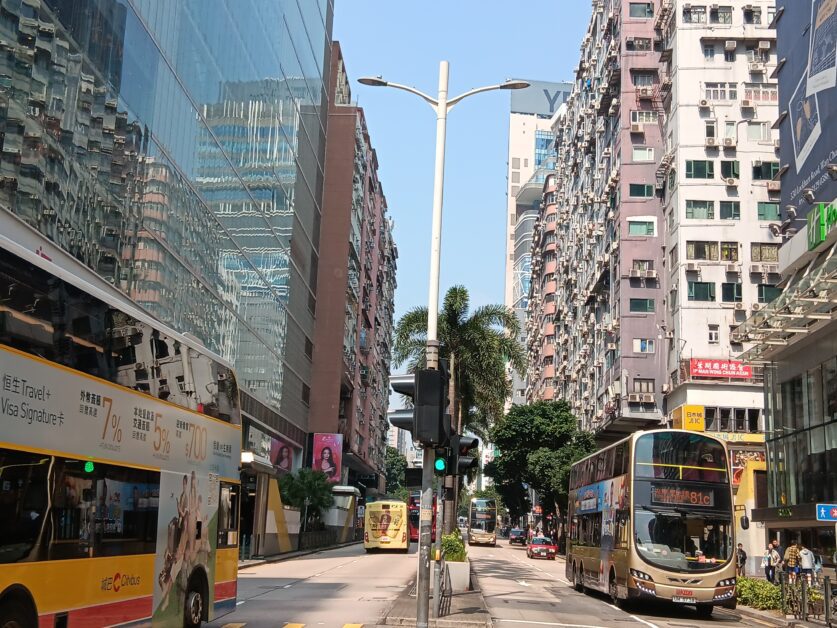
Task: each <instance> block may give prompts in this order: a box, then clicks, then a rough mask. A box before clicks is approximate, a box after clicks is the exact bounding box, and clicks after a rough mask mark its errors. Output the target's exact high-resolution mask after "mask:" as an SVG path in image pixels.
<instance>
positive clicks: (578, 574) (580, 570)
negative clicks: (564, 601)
mask: <svg viewBox="0 0 837 628" xmlns="http://www.w3.org/2000/svg"><path fill="white" fill-rule="evenodd" d="M573 576H574V578H573V580H574V581H575V582H574V585H575V590H576V591H578V592H579V593H584V565H582V564H581V563H579V564H578V567H574V568H573Z"/></svg>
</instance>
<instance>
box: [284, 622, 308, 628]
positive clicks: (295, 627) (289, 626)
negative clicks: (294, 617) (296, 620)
mask: <svg viewBox="0 0 837 628" xmlns="http://www.w3.org/2000/svg"><path fill="white" fill-rule="evenodd" d="M285 628H305V624H287V623H286V624H285Z"/></svg>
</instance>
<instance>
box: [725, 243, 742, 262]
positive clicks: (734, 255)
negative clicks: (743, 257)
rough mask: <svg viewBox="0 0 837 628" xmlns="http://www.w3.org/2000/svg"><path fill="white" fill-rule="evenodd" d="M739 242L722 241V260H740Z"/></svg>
mask: <svg viewBox="0 0 837 628" xmlns="http://www.w3.org/2000/svg"><path fill="white" fill-rule="evenodd" d="M738 249H739V247H738V242H721V261H722V262H737V261H738Z"/></svg>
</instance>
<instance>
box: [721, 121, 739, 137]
mask: <svg viewBox="0 0 837 628" xmlns="http://www.w3.org/2000/svg"><path fill="white" fill-rule="evenodd" d="M737 137H738V136H737V134H736V132H735V122H724V139H730V140H734V139H737Z"/></svg>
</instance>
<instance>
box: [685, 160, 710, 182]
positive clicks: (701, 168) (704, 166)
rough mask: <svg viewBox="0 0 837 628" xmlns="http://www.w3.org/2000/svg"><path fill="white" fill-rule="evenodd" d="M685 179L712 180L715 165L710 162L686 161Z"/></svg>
mask: <svg viewBox="0 0 837 628" xmlns="http://www.w3.org/2000/svg"><path fill="white" fill-rule="evenodd" d="M686 178H687V179H714V178H715V164H714V162H712V161H710V160H708V159H707V160H693V159H688V160H686Z"/></svg>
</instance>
